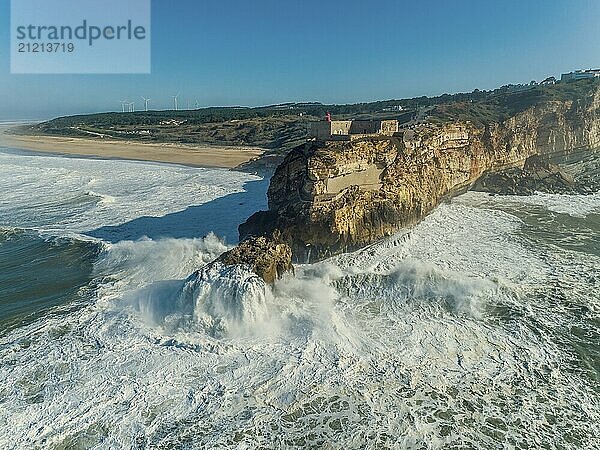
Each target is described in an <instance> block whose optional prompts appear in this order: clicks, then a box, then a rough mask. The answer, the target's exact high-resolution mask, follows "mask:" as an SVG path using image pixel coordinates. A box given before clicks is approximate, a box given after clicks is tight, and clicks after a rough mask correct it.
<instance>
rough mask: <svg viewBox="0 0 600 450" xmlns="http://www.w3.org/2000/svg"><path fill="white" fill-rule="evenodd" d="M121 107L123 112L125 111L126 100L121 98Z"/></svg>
mask: <svg viewBox="0 0 600 450" xmlns="http://www.w3.org/2000/svg"><path fill="white" fill-rule="evenodd" d="M120 103H121V108H122V109H123V112H125V105H126V104H127V100H121V102H120Z"/></svg>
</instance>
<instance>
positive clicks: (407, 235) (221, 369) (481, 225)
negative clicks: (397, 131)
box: [0, 149, 600, 449]
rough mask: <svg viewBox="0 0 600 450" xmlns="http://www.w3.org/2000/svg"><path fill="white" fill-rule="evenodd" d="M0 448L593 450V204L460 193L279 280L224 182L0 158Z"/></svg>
mask: <svg viewBox="0 0 600 450" xmlns="http://www.w3.org/2000/svg"><path fill="white" fill-rule="evenodd" d="M0 174H1V176H0V431H1V432H0V448H23V449H30V448H51V449H84V448H85V449H87V448H97V449H105V448H110V449H113V448H126V449H131V448H139V449H142V448H152V449H155V448H156V449H178V448H240V449H245V448H248V449H250V448H332V449H334V448H374V449H375V448H377V449H385V448H414V449H419V448H486V449H489V448H523V449H525V448H527V449H528V448H599V447H600V440H599V437H598V436H600V195H599V194H593V195H586V196H562V195H542V194H539V195H534V196H531V197H493V196H488V195H486V194H481V193H467V194H465V195H463V196H461V197H458V198H456V199H454V200H453V201H452V202H450V203H446V204H443V205H441V206H440V207H439V208H437V209H436V210H435V211H434V212H433V213H432V214H430V215H429V216H428V217H426V218H425V220H424V221H422V222H421V223H420V224H419V225H417V226H416V227H414V228H412V229H410V230H406V231H404V232H400V233H398V234H397V235H395V236H392V237H390V238H389V239H386V240H384V241H382V242H379V243H377V244H374V245H372V246H370V247H367V248H365V249H362V250H361V251H358V252H355V253H353V254H349V255H341V256H338V257H336V258H332V259H329V260H327V261H323V262H321V263H317V264H310V265H303V266H298V267H297V270H296V276H295V277H292V276H288V277H286V278H284V279H283V280H280V281H278V282H277V283H276V284H275V286H273V288H267V287H265V286H264V284H262V283H260V282H259V281H258V280H257V279H256V277H254V276H253V275H252V274H251V273H249V272H247V271H245V270H244V269H241V268H218V267H216V268H213V269H211V270H205V271H204V272H201V273H200V274H194V271H196V270H197V269H201V268H202V267H203V266H205V265H206V264H207V263H208V262H210V261H212V260H213V259H214V258H215V257H216V256H218V255H219V254H220V253H222V252H223V251H225V250H226V249H227V248H228V247H229V246H231V245H233V244H235V242H236V235H237V233H236V227H237V225H238V224H239V223H240V222H242V221H243V220H244V219H245V218H246V217H248V216H249V215H250V214H252V213H253V212H254V211H255V210H258V209H261V208H264V207H265V206H266V205H265V203H266V200H265V192H266V188H267V181H266V180H262V179H260V178H259V177H256V176H252V175H248V174H243V173H237V172H230V171H224V170H215V169H193V168H185V167H178V166H169V165H158V164H148V163H141V162H139V163H138V162H125V161H100V160H93V159H76V158H62V157H51V156H41V155H36V156H32V155H31V154H24V153H19V152H16V151H13V150H8V149H4V150H0Z"/></svg>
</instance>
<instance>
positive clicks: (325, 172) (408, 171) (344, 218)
mask: <svg viewBox="0 0 600 450" xmlns="http://www.w3.org/2000/svg"><path fill="white" fill-rule="evenodd" d="M599 108H600V89H599V88H598V84H597V83H595V84H590V87H589V89H588V90H587V91H586V92H585V95H580V96H579V97H578V98H575V99H567V100H565V99H552V98H550V99H548V98H544V99H543V101H542V100H540V101H538V102H537V103H535V104H533V105H532V106H528V107H527V108H524V109H523V110H521V111H519V112H517V113H516V114H514V115H513V116H511V117H509V118H508V119H505V120H502V121H496V122H489V123H483V124H481V123H478V124H477V125H475V124H474V123H473V122H471V121H460V120H455V121H449V122H446V123H427V124H422V125H419V126H415V127H412V128H411V129H406V130H404V131H402V132H401V133H399V134H398V135H397V136H395V137H389V138H386V137H372V138H361V139H356V140H351V141H338V142H314V141H313V142H308V143H307V144H306V145H303V146H300V147H298V148H296V149H294V150H293V151H292V152H291V153H289V154H288V156H287V157H286V158H285V160H284V161H283V163H282V164H281V165H280V166H279V167H278V168H277V170H276V172H275V174H274V175H273V178H272V179H271V185H270V187H269V191H268V199H269V211H262V212H258V213H256V214H255V215H253V216H252V217H251V218H250V219H248V221H247V222H246V223H244V224H242V225H241V226H240V237H241V238H242V239H244V238H247V237H248V236H261V235H270V234H272V233H273V232H274V231H275V230H278V231H277V232H278V233H280V236H281V239H282V241H283V242H285V243H287V244H288V245H289V246H290V247H291V249H292V253H293V257H294V260H295V261H299V262H306V261H314V260H318V259H322V258H325V257H328V256H330V255H333V254H336V253H340V252H346V251H351V250H354V249H356V248H359V247H361V246H364V245H366V244H369V243H371V242H373V241H375V240H377V239H380V238H382V237H384V236H387V235H390V234H392V233H394V232H396V231H397V230H398V229H400V228H401V227H405V226H407V225H411V224H414V223H415V222H417V221H419V220H420V219H421V218H422V217H423V216H424V215H426V214H427V213H428V212H430V211H431V210H432V209H433V208H435V206H436V205H438V204H439V203H440V201H442V200H443V199H444V198H446V197H449V196H452V195H454V194H455V193H458V192H461V191H464V190H466V189H468V188H469V187H470V186H471V185H472V184H473V183H474V182H475V181H476V180H477V179H478V178H479V177H480V176H481V175H482V174H484V173H486V172H490V171H497V170H500V169H505V168H507V167H519V166H521V167H522V166H523V164H524V162H525V160H526V159H527V158H528V157H530V156H532V155H535V154H546V155H552V154H557V153H564V152H571V151H580V150H581V149H585V148H589V147H597V146H598V145H599V144H600V109H599Z"/></svg>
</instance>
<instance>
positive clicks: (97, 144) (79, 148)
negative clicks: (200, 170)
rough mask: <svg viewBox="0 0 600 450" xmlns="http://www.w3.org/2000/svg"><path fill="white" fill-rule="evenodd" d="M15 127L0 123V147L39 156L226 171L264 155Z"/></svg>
mask: <svg viewBox="0 0 600 450" xmlns="http://www.w3.org/2000/svg"><path fill="white" fill-rule="evenodd" d="M16 124H17V123H16V122H13V123H10V124H0V146H4V147H10V148H14V149H18V150H31V151H35V152H42V153H53V154H62V155H73V156H87V157H98V158H109V159H124V160H134V161H150V162H159V163H170V164H182V165H186V166H191V167H215V168H225V169H232V168H235V167H238V166H240V165H242V164H244V163H247V162H248V161H251V160H253V159H255V158H258V157H260V156H261V155H262V154H263V153H264V150H263V149H261V148H253V147H243V146H216V145H184V144H171V143H168V144H157V143H141V142H133V141H127V140H122V141H121V140H112V139H111V140H101V139H92V138H80V137H59V136H40V135H36V136H33V135H20V134H12V133H10V130H11V129H13V128H15V126H16Z"/></svg>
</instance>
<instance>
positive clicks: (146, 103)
mask: <svg viewBox="0 0 600 450" xmlns="http://www.w3.org/2000/svg"><path fill="white" fill-rule="evenodd" d="M142 100H144V108H145V110H146V111H148V102H150V100H152V99H151V98H146V97H144V96H142Z"/></svg>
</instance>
